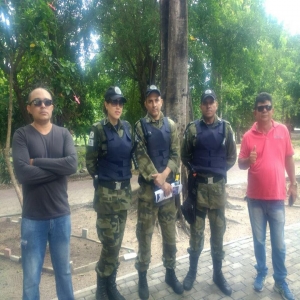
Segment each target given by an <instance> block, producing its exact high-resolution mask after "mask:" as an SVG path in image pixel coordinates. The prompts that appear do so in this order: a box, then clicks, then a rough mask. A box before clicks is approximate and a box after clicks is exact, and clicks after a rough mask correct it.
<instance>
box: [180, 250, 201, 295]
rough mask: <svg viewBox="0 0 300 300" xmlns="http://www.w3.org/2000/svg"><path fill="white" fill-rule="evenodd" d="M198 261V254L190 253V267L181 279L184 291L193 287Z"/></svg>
mask: <svg viewBox="0 0 300 300" xmlns="http://www.w3.org/2000/svg"><path fill="white" fill-rule="evenodd" d="M198 261H199V256H192V255H190V268H189V271H188V273H187V274H186V276H185V278H184V280H183V288H184V289H185V290H186V291H189V290H190V289H191V288H192V287H193V284H194V281H195V279H196V274H197V267H198Z"/></svg>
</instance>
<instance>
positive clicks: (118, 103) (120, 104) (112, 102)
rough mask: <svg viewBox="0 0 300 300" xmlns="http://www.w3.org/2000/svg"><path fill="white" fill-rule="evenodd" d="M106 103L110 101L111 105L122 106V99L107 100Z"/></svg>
mask: <svg viewBox="0 0 300 300" xmlns="http://www.w3.org/2000/svg"><path fill="white" fill-rule="evenodd" d="M108 103H110V104H111V105H112V106H117V105H119V106H120V107H123V105H124V101H123V100H118V99H116V100H109V101H108Z"/></svg>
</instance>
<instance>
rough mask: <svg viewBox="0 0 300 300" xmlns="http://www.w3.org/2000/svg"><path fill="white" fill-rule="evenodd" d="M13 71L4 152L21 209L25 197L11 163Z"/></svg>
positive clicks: (11, 73)
mask: <svg viewBox="0 0 300 300" xmlns="http://www.w3.org/2000/svg"><path fill="white" fill-rule="evenodd" d="M12 75H13V71H12V67H11V69H10V76H9V103H8V116H7V136H6V147H5V151H4V156H5V161H6V165H7V169H8V172H9V175H10V178H11V182H12V184H13V186H14V188H15V191H16V194H17V196H18V199H19V202H20V205H21V207H22V206H23V197H22V193H21V191H20V187H19V185H18V182H17V180H16V177H15V174H14V171H13V168H12V165H11V162H10V136H11V121H12V107H13V96H12V93H13V92H12V91H13V88H12V86H13V76H12Z"/></svg>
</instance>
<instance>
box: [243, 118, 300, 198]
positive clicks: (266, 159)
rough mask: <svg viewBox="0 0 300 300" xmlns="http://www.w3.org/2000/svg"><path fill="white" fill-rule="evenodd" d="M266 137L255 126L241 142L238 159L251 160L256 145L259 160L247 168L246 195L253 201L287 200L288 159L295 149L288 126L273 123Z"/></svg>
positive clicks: (254, 125)
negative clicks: (286, 162)
mask: <svg viewBox="0 0 300 300" xmlns="http://www.w3.org/2000/svg"><path fill="white" fill-rule="evenodd" d="M272 124H273V126H272V128H271V129H270V130H269V132H268V133H267V134H263V133H261V132H258V131H257V129H256V123H254V124H253V126H252V128H251V129H250V130H248V131H247V132H246V133H245V135H244V137H243V140H242V144H241V150H240V154H239V158H248V157H249V156H250V152H251V151H252V150H253V147H254V146H256V152H257V159H256V162H255V164H252V165H251V166H250V168H249V169H248V187H247V196H248V197H249V198H253V199H263V200H284V199H285V198H286V188H285V157H286V156H292V155H293V154H294V150H293V147H292V144H291V140H290V135H289V132H288V130H287V128H286V126H285V125H283V124H280V123H277V122H275V121H272Z"/></svg>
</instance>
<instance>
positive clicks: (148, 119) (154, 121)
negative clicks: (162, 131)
mask: <svg viewBox="0 0 300 300" xmlns="http://www.w3.org/2000/svg"><path fill="white" fill-rule="evenodd" d="M163 118H164V114H163V113H162V112H160V114H159V119H158V120H154V119H153V118H152V117H151V116H150V115H149V113H147V115H146V117H145V119H146V122H147V123H157V122H160V121H161V120H162V119H163Z"/></svg>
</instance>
